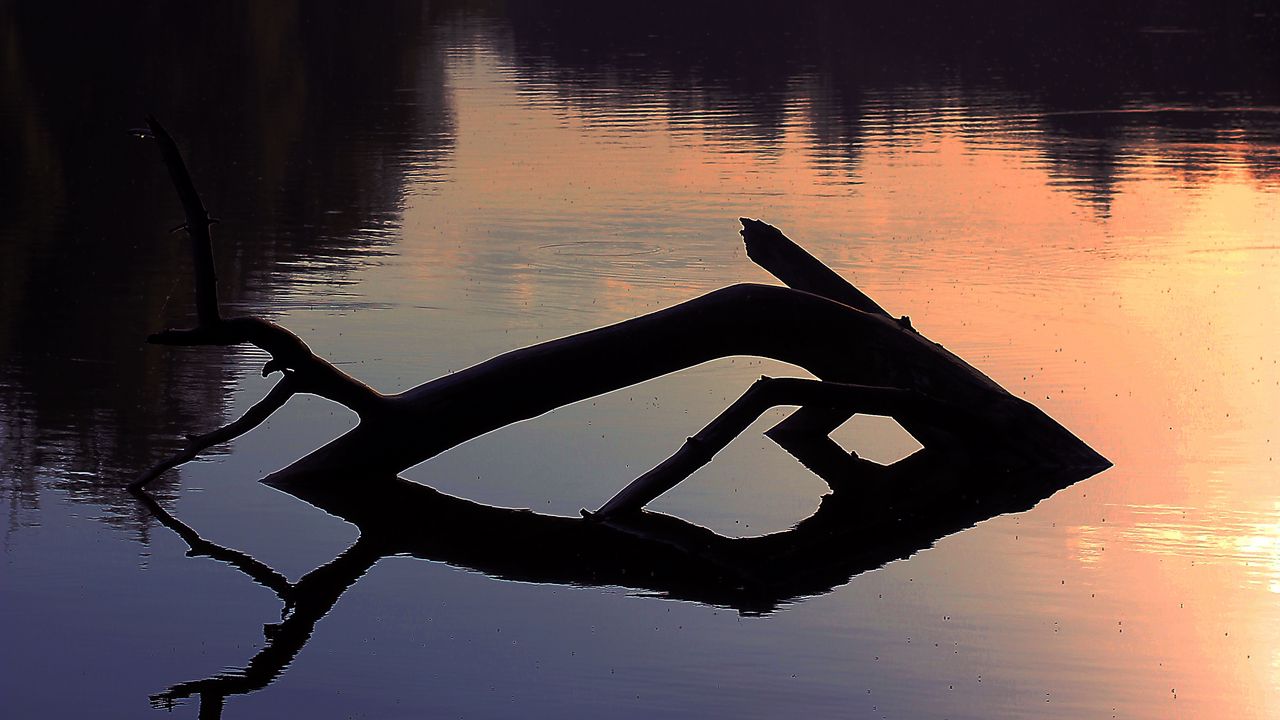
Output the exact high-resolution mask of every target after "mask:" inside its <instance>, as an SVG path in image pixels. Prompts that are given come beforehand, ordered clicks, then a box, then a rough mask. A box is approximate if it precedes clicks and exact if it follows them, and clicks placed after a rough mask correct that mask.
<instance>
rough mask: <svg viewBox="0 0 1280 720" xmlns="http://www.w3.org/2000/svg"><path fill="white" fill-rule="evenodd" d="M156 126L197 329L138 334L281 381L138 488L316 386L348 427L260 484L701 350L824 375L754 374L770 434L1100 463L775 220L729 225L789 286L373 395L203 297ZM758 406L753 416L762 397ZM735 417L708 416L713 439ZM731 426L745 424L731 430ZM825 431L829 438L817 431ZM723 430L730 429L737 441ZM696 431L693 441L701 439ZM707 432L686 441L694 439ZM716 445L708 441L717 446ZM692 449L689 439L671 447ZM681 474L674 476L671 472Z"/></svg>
mask: <svg viewBox="0 0 1280 720" xmlns="http://www.w3.org/2000/svg"><path fill="white" fill-rule="evenodd" d="M149 125H150V129H151V134H152V136H153V137H154V138H155V139H156V141H157V143H158V145H159V146H160V149H161V154H162V157H163V158H164V160H165V163H166V165H167V167H168V169H169V172H170V175H171V176H172V178H173V180H174V184H175V186H176V187H177V188H178V193H179V196H180V198H181V199H182V204H183V208H184V211H185V213H186V216H187V217H186V223H185V225H184V227H185V228H186V230H187V232H188V234H189V235H190V238H191V245H192V248H193V256H194V260H195V262H194V267H195V272H196V278H197V282H196V307H197V309H198V313H197V317H198V320H199V325H198V326H197V327H195V328H192V329H184V330H166V331H163V332H160V333H157V334H155V335H152V336H151V337H150V338H149V341H150V342H153V343H159V344H164V345H233V344H243V343H247V344H252V345H255V346H257V347H259V348H261V349H262V350H265V351H266V352H267V353H268V354H270V356H271V359H270V360H269V361H268V362H267V363H266V365H265V366H264V367H263V374H264V375H265V374H269V373H272V372H280V373H282V375H283V378H282V380H281V381H280V382H279V384H278V385H277V386H276V387H275V388H274V389H273V390H272V391H271V392H270V393H269V394H268V395H267V396H266V397H265V398H264V399H263V400H262V401H260V402H259V403H258V404H257V405H255V406H254V407H253V408H252V409H250V411H249V412H248V413H247V414H246V415H245V416H244V417H242V418H241V419H239V420H237V421H236V422H234V423H232V424H231V425H229V426H227V427H226V428H222V429H220V430H217V431H214V432H211V433H208V434H205V435H201V436H195V437H190V438H189V439H188V442H189V445H188V447H187V449H186V450H185V451H184V452H183V453H181V454H179V456H177V457H176V458H172V459H169V460H166V461H164V462H162V463H160V464H158V465H157V466H156V467H154V468H152V469H151V470H149V471H147V472H146V473H143V474H142V475H141V476H140V477H139V478H138V479H137V480H135V481H134V483H133V485H132V486H133V487H135V488H141V487H143V486H145V485H146V484H147V483H148V482H150V481H151V480H152V479H154V478H155V477H156V476H158V475H159V474H160V473H161V472H163V471H164V470H167V469H169V468H171V467H173V466H175V465H177V464H179V463H180V462H183V461H185V460H188V459H190V458H192V457H194V456H195V455H196V454H197V453H198V452H199V451H201V450H203V449H204V448H206V447H209V446H211V445H212V444H214V443H218V442H225V441H228V440H230V439H233V438H235V437H237V436H239V435H240V434H243V433H244V432H247V431H248V430H250V429H252V428H253V427H256V426H257V425H258V424H259V423H261V422H262V420H264V419H265V418H266V417H267V416H269V415H270V414H271V412H273V411H274V410H276V409H277V408H279V407H280V406H282V405H283V404H284V403H285V402H287V400H288V399H289V398H290V397H291V396H292V395H293V394H295V393H300V392H301V393H312V394H315V395H319V396H321V397H325V398H328V399H330V400H333V401H334V402H337V403H340V404H342V405H344V406H346V407H348V408H350V409H352V410H354V411H355V412H356V413H357V414H358V415H359V417H360V422H359V424H358V425H357V426H356V427H355V428H354V429H353V430H351V431H350V432H348V433H347V434H346V435H344V436H342V437H340V438H337V439H336V440H334V441H332V442H330V443H329V444H327V445H325V446H324V447H321V448H319V449H318V450H316V451H314V452H312V453H311V454H309V455H308V456H306V457H304V458H302V459H300V460H299V461H297V462H295V463H294V464H292V465H291V466H289V467H288V468H286V469H284V470H282V471H280V472H279V473H277V474H276V475H273V476H272V478H270V479H271V480H272V481H274V482H277V483H279V482H283V481H284V480H286V479H289V478H298V477H302V476H312V477H335V476H342V477H345V478H346V480H347V481H349V482H359V478H360V477H361V476H370V475H382V474H388V473H391V474H394V473H396V472H399V471H401V470H404V469H405V468H408V467H411V466H413V465H416V464H418V463H420V462H422V461H424V460H427V459H429V458H431V457H434V456H435V455H438V454H439V453H441V452H444V451H445V450H448V449H449V448H452V447H454V446H456V445H459V444H461V443H463V442H465V441H467V440H469V439H471V438H474V437H476V436H478V435H481V434H484V433H486V432H489V431H491V430H494V429H497V428H500V427H503V426H505V425H509V424H511V423H514V422H518V421H520V420H525V419H529V418H532V417H536V416H538V415H541V414H543V413H546V412H548V411H550V410H553V409H555V408H557V407H560V406H563V405H567V404H569V403H573V402H576V401H578V400H582V399H584V398H589V397H592V396H595V395H599V394H602V393H606V392H609V391H612V390H616V389H618V388H622V387H626V386H629V385H633V384H636V383H639V382H643V381H645V380H649V379H652V378H655V377H658V376H660V375H665V374H667V373H671V372H675V371H678V370H681V369H684V368H688V367H691V366H694V365H697V364H700V363H703V362H706V361H708V360H713V359H716V358H722V357H728V356H734V355H755V356H760V357H767V358H772V359H775V360H781V361H784V362H788V363H791V364H794V365H798V366H800V367H803V368H805V369H806V370H808V371H809V372H811V373H813V374H814V375H815V376H817V377H819V378H821V379H822V380H823V381H825V383H799V382H790V383H774V382H772V381H771V380H768V379H765V380H762V382H761V384H759V385H758V386H757V387H756V388H753V390H752V391H751V392H750V393H749V395H748V396H747V397H744V400H743V401H742V402H740V403H738V404H735V409H734V410H732V411H731V412H730V416H733V415H736V414H738V411H742V410H743V408H745V407H746V406H747V405H752V406H754V407H760V406H759V403H760V402H762V401H767V405H776V404H797V405H802V406H803V410H802V411H801V412H799V413H797V414H796V415H797V416H793V419H792V420H791V421H789V422H786V423H784V424H783V425H782V426H780V427H778V428H775V431H776V434H784V433H791V434H797V433H801V434H803V433H805V432H808V433H810V434H814V435H825V434H826V433H827V432H830V430H831V429H832V428H834V427H835V426H836V425H839V424H840V423H841V422H843V421H844V419H846V418H848V417H849V416H850V415H852V414H853V413H855V412H859V411H862V412H872V413H877V414H885V415H890V416H892V417H894V418H895V419H897V420H898V421H899V422H900V423H901V424H902V425H903V427H904V428H906V429H907V431H908V432H910V433H911V434H912V435H914V436H915V437H916V439H917V440H919V441H920V442H921V443H922V444H923V445H924V447H925V451H926V452H928V451H936V450H938V449H939V448H945V449H946V451H947V452H949V453H955V452H961V453H964V454H965V455H966V456H967V457H971V458H980V460H981V462H982V464H985V465H988V466H989V467H991V468H993V469H997V468H1005V469H1008V468H1026V467H1037V466H1049V467H1064V466H1068V467H1077V468H1081V467H1093V468H1098V467H1102V466H1104V465H1105V463H1106V461H1105V459H1103V458H1102V457H1101V456H1100V455H1098V454H1097V453H1095V452H1094V451H1093V450H1092V449H1090V448H1089V447H1088V446H1087V445H1085V444H1084V443H1083V442H1081V441H1080V440H1079V439H1078V438H1076V437H1075V436H1074V435H1072V434H1071V433H1070V432H1069V431H1067V430H1066V429H1065V428H1063V427H1062V426H1061V425H1059V424H1058V423H1056V422H1055V421H1054V420H1052V419H1051V418H1050V417H1048V416H1047V415H1046V414H1044V413H1043V412H1041V411H1040V410H1039V409H1038V408H1036V407H1035V406H1034V405H1032V404H1030V403H1028V402H1026V401H1024V400H1021V399H1019V398H1016V397H1014V396H1013V395H1011V394H1009V393H1008V392H1007V391H1005V390H1004V389H1003V388H1001V387H1000V386H999V385H997V384H996V383H995V382H994V381H992V380H991V379H990V378H988V377H986V376H985V375H983V374H982V373H981V372H979V371H978V370H976V369H974V368H973V367H971V366H970V365H968V364H967V363H965V362H964V361H963V360H961V359H960V358H958V357H956V356H955V355H953V354H951V353H950V352H947V351H946V350H945V349H943V348H942V346H940V345H938V344H936V343H933V342H931V341H929V340H928V339H926V338H925V337H923V336H922V335H920V334H919V333H917V332H916V331H915V330H914V329H912V327H911V325H910V322H909V321H907V320H906V318H903V319H900V320H895V319H893V318H892V317H890V316H889V315H888V314H887V313H885V312H884V310H882V309H881V308H880V307H879V306H878V305H877V304H876V303H875V302H874V301H872V300H871V299H870V298H868V297H867V296H866V295H864V294H862V293H861V292H860V291H858V290H857V289H856V288H854V287H853V286H852V285H850V284H849V283H847V282H846V281H844V280H843V279H842V278H840V277H839V276H838V275H836V274H835V273H833V272H832V271H831V270H830V269H828V268H827V267H825V266H824V265H822V264H821V263H820V262H819V261H817V260H816V259H814V258H813V257H811V256H810V255H809V254H808V253H806V252H805V251H804V250H802V249H801V248H800V247H799V246H797V245H795V243H793V242H791V241H790V240H789V239H788V238H786V237H785V236H784V235H783V234H782V233H781V232H779V231H778V230H777V229H776V228H773V227H771V226H769V225H766V224H765V223H762V222H759V221H755V220H748V219H743V221H742V223H743V230H742V235H743V237H744V238H745V241H746V245H747V251H748V255H749V256H750V257H751V258H752V259H753V260H755V261H756V262H757V263H759V264H760V265H761V266H762V267H764V268H765V269H766V270H768V271H770V272H771V273H773V274H774V275H776V276H777V277H779V279H782V280H783V281H784V282H787V283H788V284H789V285H790V286H791V287H774V286H766V285H749V284H742V285H734V286H731V287H727V288H724V289H721V290H717V291H714V292H711V293H709V294H707V295H704V296H702V297H699V298H696V299H693V300H689V301H687V302H684V303H681V304H679V305H676V306H674V307H671V308H669V309H666V310H661V311H658V312H655V313H652V314H649V315H644V316H641V317H638V318H635V319H632V320H628V321H625V322H621V323H618V324H615V325H610V326H607V327H603V328H599V329H597V330H592V331H589V332H585V333H581V334H578V335H573V336H570V337H566V338H562V339H559V340H553V341H550V342H546V343H541V344H538V345H534V346H531V347H528V348H523V349H520V350H515V351H512V352H509V353H506V354H504V355H500V356H498V357H495V358H493V359H491V360H489V361H486V362H484V363H481V364H479V365H476V366H474V367H471V368H469V369H466V370H463V371H461V372H458V373H454V374H451V375H447V376H445V377H441V378H439V379H436V380H433V381H431V382H428V383H425V384H423V385H420V386H418V387H416V388H413V389H411V390H408V391H406V392H403V393H400V394H397V395H383V394H381V393H378V392H377V391H375V390H373V389H372V388H370V387H369V386H367V385H365V384H364V383H361V382H360V381H358V380H356V379H355V378H352V377H351V376H349V375H347V374H346V373H344V372H343V371H341V370H340V369H338V368H337V367H335V366H334V365H332V364H331V363H329V362H327V361H325V360H324V359H322V358H320V357H318V356H316V355H315V354H314V353H313V352H311V350H310V349H309V348H308V347H307V345H306V344H305V343H304V342H303V341H302V340H301V339H300V338H298V337H297V336H296V335H294V334H293V333H292V332H290V331H289V330H287V329H285V328H283V327H281V326H279V325H277V324H274V323H271V322H268V321H266V320H262V319H260V318H255V317H238V318H223V317H222V316H221V314H220V313H219V310H218V306H217V293H216V278H215V276H214V267H213V261H212V252H211V249H210V243H211V236H210V233H209V226H210V225H211V224H212V223H213V222H214V221H213V220H211V219H210V217H209V214H208V212H207V211H206V210H205V208H204V205H203V203H202V202H201V200H200V198H199V196H198V194H197V193H196V190H195V186H194V183H193V182H192V180H191V178H190V175H189V173H188V171H187V169H186V167H185V164H184V163H183V161H182V158H181V156H180V154H179V153H178V150H177V146H176V144H175V143H174V142H173V140H172V138H171V137H170V136H169V135H168V133H167V132H166V131H165V130H164V128H163V127H161V126H160V125H159V123H157V122H156V121H155V120H154V119H149ZM760 409H761V410H762V409H764V408H763V407H760ZM731 419H732V417H726V418H721V420H719V421H717V423H715V424H714V425H715V427H711V428H708V432H710V434H713V435H721V434H723V431H724V429H725V428H726V427H728V425H727V424H726V423H727V422H728V421H729V420H731ZM733 426H734V427H736V432H740V431H741V429H743V428H745V425H744V424H742V423H736V424H733ZM824 431H825V432H824ZM736 432H734V433H731V434H730V437H731V435H732V434H736ZM705 434H706V433H704V435H705ZM705 439H706V438H705V436H703V437H700V436H695V439H694V440H691V442H693V443H696V444H698V445H701V446H704V447H706V443H705ZM723 444H724V443H719V445H720V446H723ZM691 454H696V451H694V450H693V449H692V448H686V450H685V451H684V454H683V457H688V456H690V455H691ZM673 461H674V462H668V463H664V466H665V468H664V467H663V466H660V467H659V468H655V470H654V471H651V472H650V473H647V474H646V475H645V476H643V477H642V478H640V479H639V480H637V482H636V483H633V484H632V486H630V487H629V488H628V489H627V491H625V492H624V493H623V494H621V495H620V496H619V497H616V498H614V500H613V501H611V502H609V503H607V504H606V506H605V510H606V511H607V512H606V514H617V513H622V512H627V511H633V510H637V509H639V508H640V507H642V506H643V505H644V503H646V502H648V501H649V500H652V499H653V497H656V495H657V494H659V493H660V492H662V490H664V489H666V487H669V486H671V485H673V484H674V483H675V482H678V481H679V480H680V479H683V477H679V476H687V475H688V472H691V471H692V469H694V468H695V467H696V464H690V463H688V462H687V461H683V460H679V461H677V460H676V459H675V458H673ZM685 468H688V472H686V471H685Z"/></svg>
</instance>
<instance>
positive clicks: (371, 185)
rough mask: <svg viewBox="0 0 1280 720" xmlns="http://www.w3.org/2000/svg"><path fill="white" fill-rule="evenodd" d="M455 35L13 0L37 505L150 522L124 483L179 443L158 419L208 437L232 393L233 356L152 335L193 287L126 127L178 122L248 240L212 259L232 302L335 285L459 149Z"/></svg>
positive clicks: (24, 332) (143, 158)
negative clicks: (422, 181)
mask: <svg viewBox="0 0 1280 720" xmlns="http://www.w3.org/2000/svg"><path fill="white" fill-rule="evenodd" d="M439 22H440V13H439V12H438V11H433V9H432V6H428V5H425V4H423V5H421V6H419V5H415V4H410V3H397V4H394V5H391V6H387V7H383V8H379V9H378V12H368V11H365V10H364V9H362V8H360V7H358V6H355V5H351V4H345V3H330V2H281V3H276V2H272V3H212V4H209V3H155V2H142V3H134V4H130V5H129V6H128V8H127V11H124V9H123V8H121V7H118V6H114V5H112V4H109V3H108V4H99V3H88V4H83V5H77V6H75V7H74V8H73V9H68V8H67V7H65V6H60V5H56V4H55V5H50V4H43V3H20V4H16V5H14V4H8V3H6V4H5V5H4V6H3V7H0V34H3V45H4V50H3V53H0V54H2V55H3V63H4V64H3V66H2V70H0V89H2V90H3V98H4V108H3V109H4V111H3V112H2V113H0V154H3V156H4V157H5V159H6V160H5V162H4V163H2V164H0V212H2V213H4V216H5V218H6V220H5V223H4V225H3V229H2V230H0V232H2V233H3V236H2V237H0V302H2V304H3V306H4V312H3V314H0V355H2V356H3V357H4V358H5V366H6V375H5V376H4V377H2V378H0V422H2V423H3V426H4V434H3V440H2V441H0V442H2V443H3V447H2V450H0V454H3V455H4V457H5V459H6V463H5V465H6V469H5V471H4V474H5V476H4V480H5V485H6V487H8V488H9V490H10V491H11V492H13V493H14V494H16V495H17V496H18V498H19V504H21V503H25V504H28V505H29V504H30V503H32V502H34V498H35V495H36V486H35V476H36V474H37V472H40V471H43V472H47V473H51V474H53V475H55V476H58V477H60V478H61V479H62V480H61V484H62V485H64V486H65V487H66V488H67V489H69V490H70V491H71V492H72V494H73V496H76V497H82V498H85V499H91V500H93V501H95V502H101V503H103V504H105V505H107V506H109V507H112V508H114V509H115V511H116V512H117V513H120V514H121V516H134V515H135V514H136V512H135V510H134V507H135V506H134V503H132V502H130V501H128V500H127V498H126V497H124V496H123V495H121V494H120V493H119V492H118V491H117V490H115V489H114V488H115V487H116V486H118V485H119V484H120V481H121V480H122V479H125V478H128V477H129V475H130V474H131V473H132V472H134V471H136V468H138V467H142V466H145V465H146V464H147V463H148V462H150V461H151V460H152V459H153V458H154V457H156V456H158V455H160V454H163V453H164V452H166V450H167V449H166V448H165V447H163V445H164V444H165V443H170V442H172V440H171V435H172V433H170V432H164V431H162V429H163V428H172V427H179V426H187V427H203V426H205V425H208V424H209V423H210V422H212V421H215V420H216V419H217V418H218V417H219V416H220V415H221V414H222V413H223V412H224V407H225V405H226V401H227V396H228V393H229V392H230V388H231V383H232V377H231V375H230V374H229V373H228V372H227V363H228V360H229V357H228V356H225V355H224V356H220V357H219V356H215V357H212V358H208V357H206V358H205V359H204V362H192V361H191V360H192V359H191V358H186V357H182V358H175V357H173V355H172V354H165V353H156V352H148V351H146V350H145V349H144V348H143V346H142V345H141V344H140V343H139V338H142V337H144V335H145V333H146V330H147V328H148V327H155V326H157V325H158V324H164V323H174V324H181V320H180V319H179V318H177V317H175V316H178V315H181V314H182V313H184V312H186V310H187V309H188V308H190V307H191V305H190V302H188V298H189V297H190V294H191V292H192V288H191V287H190V280H189V278H190V273H189V272H188V271H187V269H186V263H187V262H188V258H187V257H186V252H185V250H184V248H183V247H182V245H181V243H177V242H166V241H165V232H166V230H167V229H168V228H169V227H170V226H171V225H173V224H174V222H175V220H174V218H175V217H180V214H179V213H177V211H176V210H177V209H176V206H175V203H174V201H173V198H172V194H171V192H170V191H169V188H168V185H167V183H168V180H167V178H166V177H165V176H164V174H163V173H162V172H160V171H158V170H159V169H158V168H157V167H156V166H155V163H154V162H153V158H152V156H151V153H150V152H145V151H143V150H142V149H141V148H140V147H139V146H138V144H137V142H136V141H134V140H133V139H132V138H130V137H129V135H128V133H127V130H128V129H129V128H132V127H136V126H137V125H139V124H141V119H142V116H143V114H144V113H145V112H152V113H155V114H157V115H160V116H162V117H164V118H165V119H166V121H171V122H172V123H173V125H174V126H175V127H180V128H182V133H181V135H182V138H181V139H182V140H183V141H184V144H185V149H186V151H187V152H188V153H189V155H190V157H191V158H192V161H193V162H194V163H195V164H196V165H197V166H198V167H200V169H201V170H200V172H199V174H198V178H197V179H198V182H199V183H200V186H201V189H202V191H203V192H204V193H205V195H206V197H208V198H209V199H210V202H211V204H212V206H213V207H215V208H216V209H217V212H218V213H219V215H220V217H222V219H224V220H226V221H227V223H226V225H224V226H223V227H227V228H234V230H228V231H227V233H226V234H225V235H224V236H223V237H225V238H226V239H225V241H224V242H222V243H220V244H219V248H218V252H219V263H220V265H221V267H222V268H224V271H223V274H222V279H223V285H222V291H223V294H224V297H225V298H226V300H227V301H228V302H229V303H230V304H232V305H233V306H234V305H236V304H239V305H241V306H251V307H254V306H260V305H264V304H265V298H268V297H272V296H278V295H279V294H280V293H281V291H282V290H284V289H286V288H288V287H289V285H290V284H291V283H292V282H294V280H291V279H290V278H289V277H288V276H287V274H286V273H283V272H280V270H279V268H280V267H281V266H282V265H284V264H288V263H293V262H296V261H298V260H300V259H307V260H309V261H312V262H315V261H323V262H324V264H325V265H326V266H327V267H329V268H330V270H331V272H330V273H329V274H328V279H329V280H334V279H335V278H336V279H337V280H339V281H340V279H341V276H342V273H343V272H344V271H345V269H346V268H349V267H351V266H352V263H353V262H355V261H356V260H357V259H358V258H359V257H360V256H362V255H367V254H369V253H371V252H377V251H378V248H379V247H382V246H384V245H385V244H386V243H387V242H388V237H387V235H388V233H387V232H386V229H385V228H386V226H387V225H388V224H389V223H392V222H394V221H395V220H396V218H397V217H398V213H399V208H400V205H401V198H402V195H403V191H404V188H405V185H406V183H407V182H408V174H409V173H410V172H413V173H422V172H428V173H429V172H431V167H432V165H433V163H434V162H435V161H436V160H438V159H439V158H440V157H441V156H442V155H443V154H447V153H448V152H449V151H450V148H451V147H452V142H453V141H452V137H453V130H452V119H451V115H450V111H449V108H448V106H447V102H446V94H445V92H444V84H443V77H444V76H443V73H444V67H443V59H442V53H441V52H440V51H439V50H438V48H437V47H436V45H435V43H434V38H433V33H434V28H435V26H436V25H437V24H438V23H439ZM408 148H413V149H414V152H413V153H412V154H411V153H408V152H406V149H408ZM410 157H412V158H413V163H414V166H413V167H410V166H409V160H408V159H407V158H410ZM166 388H169V389H172V388H180V389H181V392H180V393H177V395H181V397H180V398H178V397H176V396H175V393H174V392H172V390H167V389H166Z"/></svg>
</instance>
